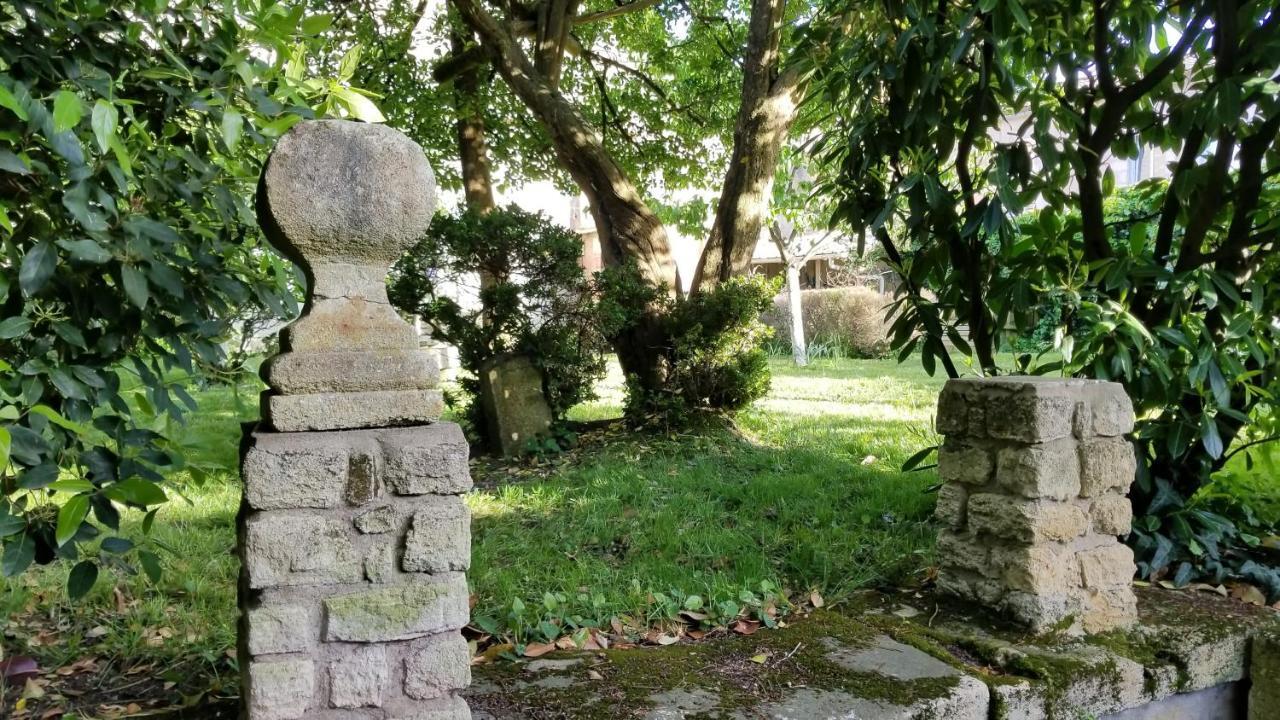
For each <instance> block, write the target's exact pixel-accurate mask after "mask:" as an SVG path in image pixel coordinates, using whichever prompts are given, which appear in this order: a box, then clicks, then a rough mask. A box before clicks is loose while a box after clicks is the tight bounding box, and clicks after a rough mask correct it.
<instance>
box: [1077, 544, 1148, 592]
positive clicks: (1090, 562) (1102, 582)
mask: <svg viewBox="0 0 1280 720" xmlns="http://www.w3.org/2000/svg"><path fill="white" fill-rule="evenodd" d="M1077 557H1078V558H1079V560H1080V577H1081V579H1082V580H1083V581H1084V584H1085V586H1086V587H1089V588H1092V589H1095V590H1102V589H1106V588H1113V587H1128V586H1129V585H1130V583H1132V582H1133V575H1134V573H1136V572H1137V566H1135V565H1134V564H1133V550H1131V549H1130V548H1129V546H1128V545H1121V544H1120V543H1118V542H1113V543H1107V544H1106V545H1101V546H1099V547H1095V548H1091V549H1089V550H1081V551H1080V552H1079V553H1077ZM1135 602H1136V601H1135Z"/></svg>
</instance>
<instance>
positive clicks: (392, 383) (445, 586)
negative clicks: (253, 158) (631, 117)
mask: <svg viewBox="0 0 1280 720" xmlns="http://www.w3.org/2000/svg"><path fill="white" fill-rule="evenodd" d="M435 190H436V188H435V180H434V178H433V176H432V173H431V168H430V166H429V165H428V164H427V161H426V159H425V156H424V155H423V152H422V149H421V148H420V147H418V145H417V144H415V143H414V142H413V141H412V140H410V139H409V138H407V137H405V136H404V135H403V134H401V133H400V132H398V131H396V130H394V129H392V128H389V127H387V126H385V125H369V124H363V123H356V122H349V121H342V120H319V121H310V122H302V123H299V124H298V125H296V126H294V128H293V129H291V130H290V131H289V132H288V133H286V134H285V135H284V136H283V137H281V138H280V141H279V142H278V143H277V145H276V147H275V149H274V150H273V151H272V153H271V156H270V157H269V158H268V160H267V164H266V167H265V169H264V170H263V173H262V178H261V181H260V183H259V187H258V215H259V222H260V223H261V224H262V227H263V229H264V230H265V231H266V233H267V237H268V239H269V240H270V241H271V243H272V245H274V246H275V247H276V248H277V249H278V250H280V251H281V252H282V253H284V254H285V255H287V256H288V257H289V258H290V259H291V260H293V261H294V262H295V263H297V264H298V265H299V266H300V267H301V268H302V270H303V272H304V273H305V275H306V280H307V302H306V306H305V307H304V309H303V312H302V315H301V317H299V318H298V320H296V321H295V322H294V323H293V324H291V325H290V326H288V327H287V328H285V329H284V331H282V332H281V334H280V341H281V343H280V345H281V351H282V352H281V354H280V355H278V356H276V357H273V358H271V359H270V360H268V361H267V362H266V363H265V364H264V365H263V371H262V375H263V379H264V380H265V381H266V382H267V385H268V386H269V388H270V389H269V390H268V391H266V392H265V393H263V396H262V420H261V422H260V423H258V424H257V425H256V426H255V427H253V428H251V429H250V430H249V431H248V432H247V433H246V436H245V438H244V442H243V449H242V463H241V474H242V477H243V480H244V498H243V501H242V503H241V510H240V515H239V518H238V533H239V542H238V551H239V554H240V559H241V562H242V570H241V575H240V642H239V658H240V668H241V672H242V677H243V680H242V690H243V692H242V698H243V700H242V704H243V712H242V716H243V717H244V718H247V720H293V719H295V718H308V720H312V719H317V720H329V719H332V720H339V719H341V720H348V719H350V720H356V719H359V720H466V719H467V718H470V711H469V710H468V709H467V704H466V702H465V701H463V699H462V698H461V697H460V696H459V691H460V690H462V689H463V688H464V687H465V686H466V685H467V684H468V683H469V682H470V657H469V651H468V647H467V643H466V641H465V640H464V639H463V637H462V635H461V633H460V630H461V629H462V627H463V626H465V625H466V624H467V622H468V619H469V613H470V609H469V604H468V598H469V595H468V591H467V580H466V575H465V573H466V571H467V569H468V566H469V564H470V559H471V522H470V515H469V513H468V511H467V508H466V505H465V504H464V503H463V501H462V497H461V496H462V493H464V492H466V491H467V490H468V489H470V487H471V478H470V474H469V471H468V468H467V453H468V448H467V443H466V441H465V439H464V438H463V435H462V432H461V430H460V429H459V428H458V426H456V425H454V424H452V423H446V422H439V417H440V413H441V410H442V402H441V395H440V391H439V390H438V389H437V388H436V385H437V381H438V376H439V372H438V370H437V368H436V365H435V363H434V361H433V360H432V359H431V357H430V355H429V354H427V353H425V352H423V351H422V350H420V349H419V346H418V339H417V334H416V333H415V332H414V329H413V327H412V326H411V325H410V324H409V323H407V322H406V321H405V320H404V319H403V318H401V317H400V316H399V315H398V314H397V313H396V311H395V310H394V308H392V307H391V305H390V304H389V303H388V301H387V291H386V284H385V278H386V275H387V271H388V269H389V267H390V266H391V264H392V263H394V262H395V260H396V259H397V258H398V257H399V256H400V255H401V254H402V253H403V252H404V251H406V250H407V249H409V247H410V246H411V245H412V244H413V243H414V242H416V241H417V240H418V239H419V238H420V237H422V235H423V234H424V233H425V232H426V229H427V226H428V224H429V223H430V221H431V215H432V212H433V211H434V209H435Z"/></svg>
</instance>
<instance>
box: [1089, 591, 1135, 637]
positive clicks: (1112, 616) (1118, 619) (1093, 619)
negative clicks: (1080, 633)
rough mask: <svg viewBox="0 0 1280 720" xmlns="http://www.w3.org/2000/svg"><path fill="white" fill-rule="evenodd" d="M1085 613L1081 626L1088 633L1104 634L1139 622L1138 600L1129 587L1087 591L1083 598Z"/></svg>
mask: <svg viewBox="0 0 1280 720" xmlns="http://www.w3.org/2000/svg"><path fill="white" fill-rule="evenodd" d="M1081 599H1082V602H1083V605H1084V612H1083V613H1081V616H1080V624H1081V627H1082V628H1083V629H1084V631H1085V632H1086V633H1089V634H1094V633H1102V632H1109V631H1111V630H1118V629H1121V628H1127V627H1131V626H1132V625H1133V624H1134V623H1136V622H1137V621H1138V600H1137V598H1136V597H1135V596H1134V594H1133V588H1132V587H1129V586H1127V585H1126V586H1123V587H1112V588H1107V589H1105V590H1092V589H1090V590H1086V591H1085V592H1084V593H1083V594H1082V596H1081Z"/></svg>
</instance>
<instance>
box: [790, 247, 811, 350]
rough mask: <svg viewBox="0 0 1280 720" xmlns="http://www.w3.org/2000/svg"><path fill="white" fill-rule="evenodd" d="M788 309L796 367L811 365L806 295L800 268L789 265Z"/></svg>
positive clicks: (793, 264)
mask: <svg viewBox="0 0 1280 720" xmlns="http://www.w3.org/2000/svg"><path fill="white" fill-rule="evenodd" d="M787 307H788V310H789V312H788V314H789V315H790V320H791V356H792V357H793V358H795V361H796V365H799V366H800V367H804V366H805V365H808V364H809V348H808V346H806V345H805V341H804V294H803V293H802V292H801V290H800V266H799V265H797V264H795V263H787Z"/></svg>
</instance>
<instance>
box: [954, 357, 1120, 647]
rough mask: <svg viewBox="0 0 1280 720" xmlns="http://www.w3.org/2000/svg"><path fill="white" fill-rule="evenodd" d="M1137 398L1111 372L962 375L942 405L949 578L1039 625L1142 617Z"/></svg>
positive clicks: (960, 589) (1089, 627)
mask: <svg viewBox="0 0 1280 720" xmlns="http://www.w3.org/2000/svg"><path fill="white" fill-rule="evenodd" d="M1133 420H1134V417H1133V406H1132V404H1131V402H1130V401H1129V398H1128V396H1127V395H1126V394H1125V392H1124V389H1123V388H1122V387H1121V386H1120V385H1118V384H1116V383H1109V382H1099V381H1093V380H1077V379H1052V378H1036V377H1004V378H989V379H963V380H951V381H950V382H948V383H947V385H946V387H945V388H944V389H943V391H942V396H941V398H940V400H939V403H938V418H937V427H938V432H939V433H941V434H942V435H944V436H945V441H944V442H943V445H942V447H941V449H940V450H939V453H938V472H939V475H940V476H941V479H942V481H943V485H942V487H941V489H940V490H939V493H938V508H937V517H938V520H939V522H940V523H941V524H942V526H943V529H942V531H941V532H940V534H939V537H938V560H939V564H940V570H939V577H938V587H939V588H940V589H941V590H942V591H943V592H946V593H950V594H952V595H955V596H958V597H960V598H963V599H966V600H970V601H974V602H978V603H981V604H983V605H986V606H989V607H993V608H995V609H997V611H999V612H1001V613H1003V614H1004V615H1006V616H1008V617H1010V618H1012V619H1014V620H1016V621H1018V622H1020V623H1022V624H1024V625H1026V626H1027V627H1028V628H1029V629H1031V630H1032V631H1035V632H1045V631H1049V630H1059V631H1065V632H1086V633H1095V632H1104V631H1107V630H1112V629H1116V628H1122V627H1127V626H1129V625H1131V624H1132V623H1133V622H1134V620H1135V619H1136V617H1137V610H1136V599H1135V597H1134V594H1133V588H1132V579H1133V575H1134V572H1135V567H1134V562H1133V552H1132V551H1131V550H1130V549H1129V548H1128V547H1127V546H1125V545H1124V544H1123V543H1121V542H1120V540H1119V539H1118V538H1119V536H1122V535H1127V534H1128V533H1129V530H1130V524H1131V522H1132V519H1133V517H1132V510H1131V508H1130V505H1129V500H1128V498H1127V497H1126V493H1127V492H1128V488H1129V485H1130V483H1131V482H1132V481H1133V478H1134V473H1135V469H1136V466H1135V463H1136V460H1135V456H1134V449H1133V445H1132V444H1131V443H1130V442H1129V441H1128V440H1127V439H1126V438H1125V437H1124V435H1125V434H1126V433H1128V432H1130V431H1132V429H1133Z"/></svg>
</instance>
